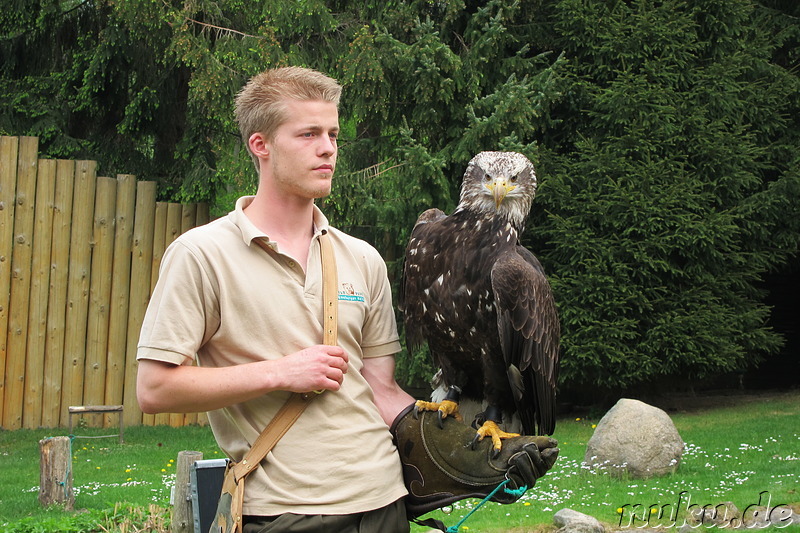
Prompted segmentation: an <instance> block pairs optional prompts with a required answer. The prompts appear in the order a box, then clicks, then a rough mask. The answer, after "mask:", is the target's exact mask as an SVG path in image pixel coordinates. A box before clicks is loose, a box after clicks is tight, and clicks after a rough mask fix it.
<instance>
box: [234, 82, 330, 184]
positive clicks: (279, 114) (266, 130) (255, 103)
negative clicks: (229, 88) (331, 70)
mask: <svg viewBox="0 0 800 533" xmlns="http://www.w3.org/2000/svg"><path fill="white" fill-rule="evenodd" d="M341 94H342V86H341V85H339V83H338V82H337V81H336V80H334V79H333V78H331V77H329V76H326V75H325V74H322V73H321V72H318V71H316V70H312V69H309V68H303V67H281V68H276V69H271V70H267V71H265V72H262V73H261V74H258V75H256V76H253V77H252V78H251V79H250V81H248V82H247V84H246V85H245V86H244V87H243V88H242V90H241V91H239V94H238V95H237V96H236V107H235V113H236V122H237V123H238V124H239V132H240V133H241V134H242V140H243V141H244V145H245V146H246V147H247V151H248V152H249V153H250V157H252V158H253V163H254V164H255V166H256V171H258V159H257V158H256V157H255V156H254V155H253V153H252V152H251V151H250V143H249V140H250V136H251V135H253V134H254V133H257V132H260V133H263V134H264V136H265V137H267V139H273V138H274V135H275V131H276V130H277V129H278V127H279V126H280V125H281V124H283V123H284V122H285V121H286V119H287V118H288V116H287V113H288V111H287V106H286V101H287V100H299V101H304V100H321V101H324V102H331V103H334V104H336V105H337V106H338V105H339V98H340V96H341Z"/></svg>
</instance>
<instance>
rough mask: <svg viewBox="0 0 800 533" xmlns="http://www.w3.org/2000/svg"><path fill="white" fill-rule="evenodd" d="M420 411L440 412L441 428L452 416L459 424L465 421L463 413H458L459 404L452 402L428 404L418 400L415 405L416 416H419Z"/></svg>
mask: <svg viewBox="0 0 800 533" xmlns="http://www.w3.org/2000/svg"><path fill="white" fill-rule="evenodd" d="M420 411H438V413H439V427H442V420H443V419H445V418H447V417H448V416H452V417H453V418H455V419H456V420H458V421H459V422H462V421H463V420H464V419H463V418H462V417H461V413H459V412H458V403H457V402H454V401H452V400H442V401H441V402H426V401H423V400H418V401H417V403H415V404H414V416H417V415H418V414H419V412H420Z"/></svg>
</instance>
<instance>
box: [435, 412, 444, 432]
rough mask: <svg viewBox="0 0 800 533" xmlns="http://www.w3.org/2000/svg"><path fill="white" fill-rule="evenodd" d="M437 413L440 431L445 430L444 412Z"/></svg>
mask: <svg viewBox="0 0 800 533" xmlns="http://www.w3.org/2000/svg"><path fill="white" fill-rule="evenodd" d="M436 413H437V414H438V415H439V416H438V420H437V423H438V424H439V429H444V417H443V416H442V412H441V411H436Z"/></svg>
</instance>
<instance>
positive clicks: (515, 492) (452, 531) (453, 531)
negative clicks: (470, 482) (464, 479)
mask: <svg viewBox="0 0 800 533" xmlns="http://www.w3.org/2000/svg"><path fill="white" fill-rule="evenodd" d="M509 481H511V480H510V479H506V480H505V481H503V482H501V483H500V484H499V485H497V486H496V487H495V488H494V490H493V491H492V492H490V493H489V494H488V496H486V497H485V498H484V499H483V500H481V502H480V503H479V504H478V505H476V506H475V507H474V508H473V509H472V510H471V511H470V512H468V513H467V516H465V517H464V518H462V519H461V520H460V521H459V522H458V524H456V525H454V526H450V527H448V528H447V530H446V533H458V528H460V527H461V525H462V524H463V523H464V522H466V521H467V519H468V518H469V517H470V516H472V515H473V513H474V512H475V511H477V510H478V509H480V508H481V507H483V506H484V505H485V504H486V502H488V501H489V500H491V499H492V496H494V495H495V494H497V491H499V490H500V489H503V490H504V491H505V492H506V493H507V494H511V495H512V496H516V497H517V498H519V497H521V496H522V495H523V494H525V491H526V490H528V487H527V486H525V485H523V486H522V487H520V488H518V489H507V488H505V486H506V484H508V482H509Z"/></svg>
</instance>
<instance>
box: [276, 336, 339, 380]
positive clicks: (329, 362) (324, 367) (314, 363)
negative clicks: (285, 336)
mask: <svg viewBox="0 0 800 533" xmlns="http://www.w3.org/2000/svg"><path fill="white" fill-rule="evenodd" d="M347 362H348V357H347V354H346V353H345V352H344V350H343V349H342V348H341V347H339V346H328V345H325V344H319V345H317V346H311V347H310V348H305V349H303V350H300V351H299V352H294V353H292V354H289V355H287V356H285V357H281V358H280V359H275V360H272V361H269V363H270V368H269V370H268V371H269V372H270V373H271V374H273V375H274V379H275V380H276V383H275V386H274V389H275V390H287V391H291V392H311V391H317V390H331V391H337V390H339V388H340V387H341V386H342V381H343V380H344V375H345V374H346V373H347Z"/></svg>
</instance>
